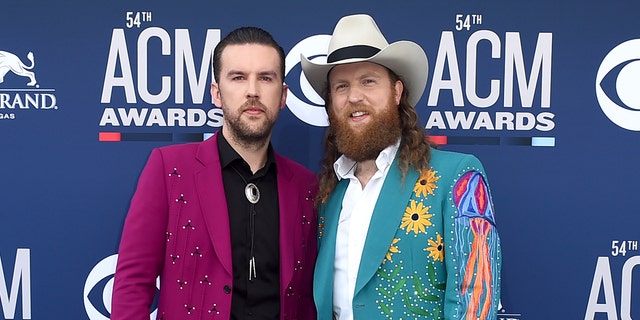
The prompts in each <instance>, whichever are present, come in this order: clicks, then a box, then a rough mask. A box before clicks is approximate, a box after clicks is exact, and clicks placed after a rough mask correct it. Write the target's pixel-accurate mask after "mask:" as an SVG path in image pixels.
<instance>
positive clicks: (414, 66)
mask: <svg viewBox="0 0 640 320" xmlns="http://www.w3.org/2000/svg"><path fill="white" fill-rule="evenodd" d="M355 62H373V63H377V64H379V65H382V66H384V67H387V68H389V69H390V70H391V71H393V72H394V73H395V74H396V75H398V76H400V78H401V79H402V82H403V84H404V86H405V88H406V89H407V90H408V91H409V103H411V105H412V106H415V105H416V104H417V103H418V101H420V98H421V97H422V94H423V93H424V89H425V86H426V85H427V75H428V74H429V64H428V62H427V55H426V54H425V53H424V50H422V48H421V47H420V46H419V45H418V44H416V43H414V42H411V41H398V42H394V43H392V44H390V45H389V46H387V47H386V48H384V49H382V50H381V51H380V52H378V53H376V54H375V55H373V56H371V57H369V58H351V59H344V60H340V61H336V62H332V63H316V62H313V61H311V60H309V59H307V58H306V57H305V56H303V55H302V54H301V55H300V64H301V66H302V70H303V71H304V75H305V77H306V78H307V80H308V81H309V84H311V87H312V88H313V89H314V90H315V91H316V92H317V93H318V94H319V95H320V96H321V97H322V91H323V90H324V89H325V86H326V84H327V81H328V74H329V71H331V69H332V68H333V67H335V66H337V65H341V64H347V63H355Z"/></svg>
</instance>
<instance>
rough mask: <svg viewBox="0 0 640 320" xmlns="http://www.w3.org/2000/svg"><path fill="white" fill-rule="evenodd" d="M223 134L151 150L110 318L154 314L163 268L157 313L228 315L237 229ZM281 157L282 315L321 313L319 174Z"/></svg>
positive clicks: (175, 318) (133, 319)
mask: <svg viewBox="0 0 640 320" xmlns="http://www.w3.org/2000/svg"><path fill="white" fill-rule="evenodd" d="M217 139H218V135H217V134H216V135H215V136H213V137H211V138H210V139H208V140H206V141H204V142H200V143H191V144H181V145H174V146H168V147H163V148H158V149H155V150H153V151H152V153H151V155H150V157H149V160H148V162H147V165H146V166H145V168H144V170H143V171H142V174H141V175H140V179H139V181H138V187H137V190H136V192H135V194H134V196H133V198H132V200H131V206H130V208H129V212H128V214H127V218H126V220H125V224H124V228H123V232H122V239H121V242H120V248H119V256H118V264H117V268H116V274H115V282H114V286H113V296H112V313H111V320H138V319H139V320H148V319H149V310H150V307H151V305H152V303H153V299H154V296H155V294H156V278H157V277H158V276H160V279H161V284H160V286H161V290H160V297H159V300H158V315H157V319H163V320H188V319H198V320H200V319H229V317H230V310H231V296H232V294H231V290H232V287H233V274H232V265H231V263H232V259H231V240H230V239H231V238H230V234H229V215H228V212H227V203H226V197H225V193H224V189H223V184H222V172H221V167H220V158H219V154H218V147H217ZM275 160H276V166H277V175H278V177H277V183H278V190H279V192H278V199H279V205H280V302H281V303H280V318H281V319H315V318H316V311H315V307H314V303H313V296H312V281H313V280H312V279H313V269H314V263H315V258H316V254H317V246H316V242H317V238H316V233H317V217H316V211H315V210H314V207H313V198H314V197H315V195H316V192H317V180H316V177H315V176H314V175H313V173H311V172H310V171H309V170H307V169H306V168H304V167H303V166H301V165H300V164H297V163H295V162H293V161H291V160H289V159H286V158H284V157H282V156H280V155H278V154H276V155H275ZM238 196H243V195H238Z"/></svg>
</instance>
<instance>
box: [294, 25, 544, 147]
mask: <svg viewBox="0 0 640 320" xmlns="http://www.w3.org/2000/svg"><path fill="white" fill-rule="evenodd" d="M330 38H331V36H329V35H314V36H310V37H307V38H305V39H303V40H302V41H300V42H298V43H297V44H296V45H295V46H294V47H293V48H292V49H291V51H290V52H289V53H288V55H287V57H286V73H287V75H288V76H289V79H287V83H288V84H289V88H290V89H289V90H290V91H289V94H288V96H287V106H288V107H289V109H290V110H291V112H292V113H293V114H294V115H295V116H296V117H298V118H299V119H300V120H302V121H304V122H305V123H307V124H310V125H314V126H320V127H324V126H327V125H328V119H327V114H326V112H325V110H324V107H323V105H324V102H323V100H322V98H321V97H320V96H318V94H317V93H316V92H315V91H314V90H313V89H312V88H311V86H310V84H309V82H308V81H307V79H306V77H305V76H304V74H303V73H302V72H301V71H300V68H299V67H298V64H299V62H300V55H301V54H302V55H304V56H306V57H310V59H311V60H314V61H316V62H325V61H326V52H327V48H328V43H329V41H330ZM528 41H531V40H528ZM535 41H536V43H535V49H534V52H533V53H531V52H525V50H524V49H523V43H522V39H521V36H520V33H519V32H507V33H506V34H505V35H504V39H501V38H500V36H498V34H497V33H495V32H493V31H491V30H478V31H476V32H474V33H473V34H472V35H471V36H470V37H469V39H468V45H467V49H468V48H469V47H470V48H472V49H473V50H470V52H467V58H466V66H467V67H468V68H467V69H468V70H467V71H466V74H465V73H464V72H461V71H460V70H461V69H460V68H459V66H458V64H459V63H458V60H457V58H456V57H457V52H458V51H460V48H457V45H456V42H455V41H454V33H453V32H451V31H443V32H442V38H441V39H440V44H439V46H438V52H437V54H435V56H436V59H435V65H434V66H433V71H432V72H431V74H430V75H429V76H430V77H431V79H430V80H431V81H430V85H429V86H428V87H427V88H426V90H425V98H426V99H427V100H428V101H427V107H429V108H428V109H429V116H428V118H427V120H426V125H425V129H427V130H430V131H431V130H441V131H443V132H456V133H455V134H458V133H459V132H462V131H464V132H471V131H480V130H482V131H487V132H498V131H500V132H508V131H510V132H516V131H519V132H528V133H527V135H529V134H531V135H538V134H542V135H543V136H544V137H530V138H529V139H528V140H527V141H524V140H523V141H520V140H518V141H515V140H513V139H505V141H507V142H506V143H507V144H528V145H532V146H554V145H555V138H553V137H548V135H549V133H550V132H551V131H552V130H553V129H554V128H555V122H554V120H553V119H554V117H555V115H554V114H553V113H552V112H550V111H549V110H550V108H551V105H550V99H551V94H550V91H551V90H550V88H551V56H552V34H551V33H540V34H538V38H537V39H536V40H535ZM484 42H489V43H491V45H492V46H493V47H494V48H493V49H494V50H493V51H492V56H491V58H492V59H494V60H496V61H494V63H500V62H499V61H500V59H502V60H503V61H504V62H503V63H504V65H505V73H504V75H503V78H502V80H498V79H493V80H491V93H490V95H489V96H487V97H479V96H478V94H477V93H476V90H475V88H476V86H478V85H479V82H480V81H479V80H478V81H476V73H477V70H476V69H480V68H479V67H478V66H480V65H482V63H484V62H483V61H479V60H477V54H476V53H475V51H474V50H476V49H474V48H476V47H478V46H479V44H480V43H484ZM502 45H504V47H505V52H504V56H501V54H500V53H495V51H496V48H500V47H501V46H502ZM526 55H532V56H533V63H532V66H531V68H530V69H528V71H529V72H528V73H529V78H527V77H526V74H527V68H526V67H525V56H526ZM294 70H296V72H299V74H300V76H299V80H298V81H296V79H291V78H293V77H295V72H293V71H294ZM447 73H448V74H447ZM448 78H451V79H450V80H447V79H448ZM500 81H502V82H503V84H504V88H503V91H501V89H500V88H501V87H500V86H499V85H498V84H499V83H500ZM476 82H478V83H476ZM538 83H540V87H539V88H538V87H536V86H537V85H538ZM463 84H464V85H466V86H467V88H464V89H463ZM292 88H299V92H293V91H292ZM516 88H517V89H518V90H515V89H516ZM443 92H444V93H448V94H450V95H451V96H452V97H453V101H452V103H453V106H454V108H453V109H452V108H450V106H446V105H447V104H448V102H447V101H439V100H444V99H442V98H440V96H441V93H443ZM514 92H520V96H519V98H520V100H519V101H517V98H518V97H516V96H515V95H514ZM501 94H502V95H503V100H504V107H500V106H499V103H498V102H499V98H500V95H501ZM444 96H446V94H444ZM303 98H304V99H303ZM534 98H535V99H534ZM465 101H466V102H465ZM534 101H535V103H537V104H538V105H537V108H535V107H536V106H534ZM434 107H437V108H434ZM442 107H448V108H442ZM461 107H465V108H464V111H461V110H462V109H461ZM487 107H492V108H491V110H488V109H487ZM514 107H519V108H518V109H519V111H514V109H515V108H514ZM416 108H417V109H419V108H420V106H416ZM447 109H451V110H447ZM534 132H537V133H534ZM464 134H468V133H464ZM472 135H476V134H475V133H473V134H472ZM499 135H502V133H499ZM505 135H510V134H508V133H505ZM520 135H522V134H520ZM501 140H502V139H501ZM512 140H513V141H512ZM450 142H451V141H450ZM475 144H477V143H475Z"/></svg>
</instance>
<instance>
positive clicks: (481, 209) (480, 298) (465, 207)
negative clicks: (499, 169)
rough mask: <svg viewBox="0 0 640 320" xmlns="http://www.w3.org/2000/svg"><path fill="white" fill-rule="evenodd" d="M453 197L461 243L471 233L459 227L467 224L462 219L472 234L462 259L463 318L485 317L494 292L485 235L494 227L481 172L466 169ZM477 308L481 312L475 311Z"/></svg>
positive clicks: (485, 185) (489, 202)
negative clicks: (465, 256) (466, 297)
mask: <svg viewBox="0 0 640 320" xmlns="http://www.w3.org/2000/svg"><path fill="white" fill-rule="evenodd" d="M453 201H454V203H455V205H456V208H457V209H458V214H457V216H456V219H457V220H458V221H457V222H456V230H457V233H458V235H459V236H460V237H461V238H462V239H460V241H461V242H460V243H461V244H464V243H467V242H465V241H464V240H466V239H467V238H468V237H469V236H470V235H469V233H468V232H462V231H461V229H462V228H464V226H465V225H466V223H464V221H463V220H467V221H468V225H469V228H470V229H471V233H472V236H473V241H472V242H471V248H470V250H471V251H470V252H469V256H468V260H467V261H466V262H464V261H463V262H462V263H463V265H462V267H463V268H462V270H463V271H464V276H463V281H462V288H461V292H462V295H466V294H467V292H468V291H471V296H470V297H469V303H468V305H467V310H466V319H474V320H475V319H486V318H487V315H488V314H489V310H490V307H491V301H492V296H493V293H492V282H493V275H492V270H491V262H490V257H491V254H490V252H489V246H488V244H487V241H488V239H487V235H488V234H489V233H490V232H491V229H492V228H494V227H495V220H494V217H493V208H492V204H491V199H490V195H489V193H488V188H487V184H486V183H485V181H484V178H483V176H482V174H480V173H479V172H477V171H470V172H467V173H465V174H464V175H463V176H462V177H461V178H460V180H458V182H457V183H456V184H455V186H454V188H453ZM474 275H475V278H474ZM480 308H482V309H481V313H480V314H479V315H478V310H479V309H480Z"/></svg>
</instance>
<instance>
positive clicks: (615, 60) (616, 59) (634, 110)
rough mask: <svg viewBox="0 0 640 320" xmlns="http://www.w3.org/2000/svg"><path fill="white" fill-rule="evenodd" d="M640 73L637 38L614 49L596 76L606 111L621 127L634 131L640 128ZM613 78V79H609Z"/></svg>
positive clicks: (597, 90)
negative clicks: (639, 82) (639, 76)
mask: <svg viewBox="0 0 640 320" xmlns="http://www.w3.org/2000/svg"><path fill="white" fill-rule="evenodd" d="M638 74H640V39H633V40H629V41H626V42H623V43H621V44H619V45H618V46H616V47H615V48H613V49H612V50H611V51H610V52H609V53H608V54H607V55H606V56H605V57H604V59H603V60H602V63H601V64H600V67H599V68H598V73H597V75H596V97H597V98H598V103H599V104H600V108H601V109H602V112H604V114H605V115H606V116H607V118H609V120H611V121H612V122H613V123H615V124H616V125H618V126H619V127H621V128H624V129H627V130H631V131H640V91H639V90H638ZM610 78H613V79H612V81H607V80H609V79H610ZM609 82H611V83H609ZM611 87H614V88H611ZM606 89H609V90H606Z"/></svg>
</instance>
